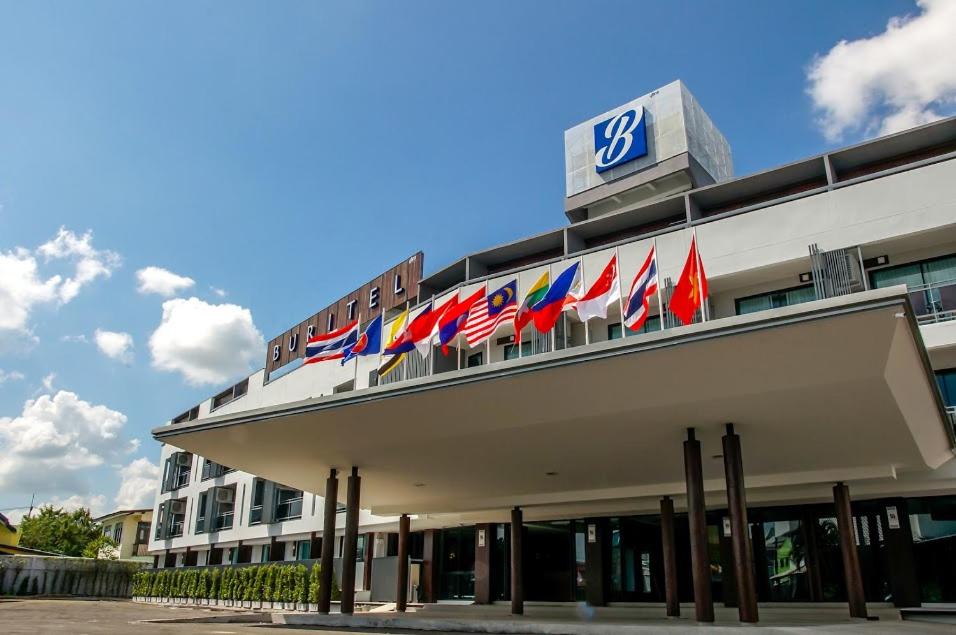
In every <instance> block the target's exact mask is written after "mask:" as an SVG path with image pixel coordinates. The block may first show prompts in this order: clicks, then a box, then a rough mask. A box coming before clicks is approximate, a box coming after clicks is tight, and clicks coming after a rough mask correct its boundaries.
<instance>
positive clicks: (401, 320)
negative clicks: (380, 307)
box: [378, 309, 408, 377]
mask: <svg viewBox="0 0 956 635" xmlns="http://www.w3.org/2000/svg"><path fill="white" fill-rule="evenodd" d="M407 324H408V309H405V310H404V311H402V312H401V314H400V315H399V316H398V317H397V318H396V319H395V321H394V322H392V325H391V328H390V329H389V331H388V339H386V340H385V341H386V342H388V344H389V345H391V344H394V343H395V340H396V339H398V337H399V336H400V335H401V334H402V331H404V330H405V326H406V325H407ZM385 354H386V355H387V354H388V353H387V352H386V353H385ZM404 359H405V353H399V354H398V355H392V356H391V357H389V358H388V359H387V360H385V361H384V362H383V363H382V364H381V366H379V368H378V376H379V377H384V376H385V375H387V374H389V373H390V372H392V371H393V370H395V368H396V367H397V366H398V365H399V364H401V363H402V360H404Z"/></svg>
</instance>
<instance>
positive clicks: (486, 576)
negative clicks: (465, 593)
mask: <svg viewBox="0 0 956 635" xmlns="http://www.w3.org/2000/svg"><path fill="white" fill-rule="evenodd" d="M493 532H494V525H489V524H481V525H475V604H491V535H492V533H493Z"/></svg>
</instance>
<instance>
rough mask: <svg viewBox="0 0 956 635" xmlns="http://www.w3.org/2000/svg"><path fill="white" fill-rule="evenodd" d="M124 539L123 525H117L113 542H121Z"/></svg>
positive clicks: (114, 529)
mask: <svg viewBox="0 0 956 635" xmlns="http://www.w3.org/2000/svg"><path fill="white" fill-rule="evenodd" d="M122 539H123V523H116V526H115V527H113V540H115V541H116V542H119V541H120V540H122Z"/></svg>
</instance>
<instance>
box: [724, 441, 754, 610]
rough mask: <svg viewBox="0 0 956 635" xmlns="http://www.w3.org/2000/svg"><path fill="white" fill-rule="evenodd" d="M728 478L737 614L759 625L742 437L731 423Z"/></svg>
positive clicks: (726, 462) (727, 446)
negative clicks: (741, 449) (741, 450)
mask: <svg viewBox="0 0 956 635" xmlns="http://www.w3.org/2000/svg"><path fill="white" fill-rule="evenodd" d="M723 445H724V478H725V479H726V481H727V511H728V513H729V514H730V542H731V546H732V549H733V554H734V578H735V579H736V580H737V606H738V609H737V613H738V615H739V616H740V621H741V622H751V623H752V622H756V621H757V620H758V614H757V585H756V582H755V580H754V557H753V553H754V552H753V547H752V546H751V544H750V527H749V523H748V522H747V496H746V491H745V487H744V464H743V458H742V456H741V452H740V436H739V435H738V434H737V433H735V432H734V425H733V424H732V423H728V424H727V433H726V434H725V435H724V438H723Z"/></svg>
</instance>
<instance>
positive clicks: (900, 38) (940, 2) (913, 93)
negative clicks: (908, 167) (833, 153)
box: [807, 0, 956, 141]
mask: <svg viewBox="0 0 956 635" xmlns="http://www.w3.org/2000/svg"><path fill="white" fill-rule="evenodd" d="M917 5H918V6H919V9H920V11H919V13H918V15H915V16H902V17H894V18H891V19H890V21H889V23H888V24H887V25H886V30H885V31H883V32H882V33H880V34H879V35H875V36H873V37H870V38H864V39H859V40H852V41H847V40H841V41H840V42H838V43H837V44H836V45H835V46H834V47H833V48H832V49H830V51H828V52H827V53H826V54H825V55H822V56H818V57H817V58H816V59H815V60H814V61H813V63H812V64H811V66H810V69H809V71H808V73H807V79H808V82H809V87H808V89H807V91H808V93H809V94H810V97H811V98H812V100H813V103H814V106H815V107H816V108H817V110H818V111H819V112H820V117H819V120H818V123H819V125H820V128H821V130H822V132H823V134H824V135H825V136H826V138H827V139H829V140H831V141H836V140H839V139H841V138H842V137H843V136H844V135H845V134H846V133H849V132H862V133H864V134H867V135H873V134H877V135H881V134H889V133H891V132H896V131H899V130H904V129H906V128H911V127H913V126H917V125H920V124H924V123H928V122H930V121H934V120H936V119H940V118H941V117H943V116H944V113H943V112H942V111H944V110H948V109H951V108H952V107H953V106H954V104H956V2H953V1H952V0H918V1H917Z"/></svg>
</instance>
